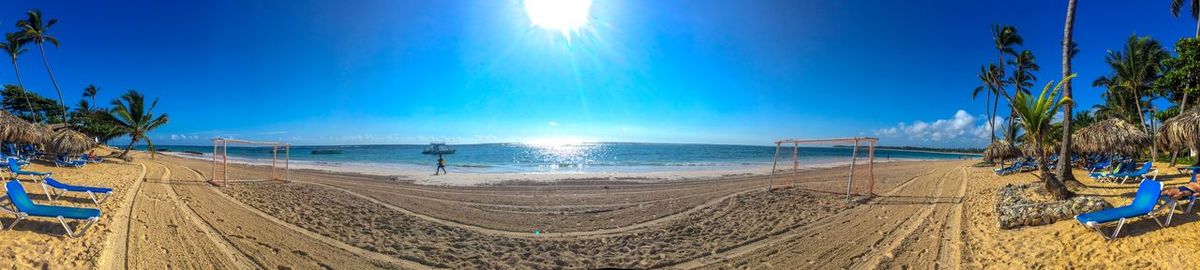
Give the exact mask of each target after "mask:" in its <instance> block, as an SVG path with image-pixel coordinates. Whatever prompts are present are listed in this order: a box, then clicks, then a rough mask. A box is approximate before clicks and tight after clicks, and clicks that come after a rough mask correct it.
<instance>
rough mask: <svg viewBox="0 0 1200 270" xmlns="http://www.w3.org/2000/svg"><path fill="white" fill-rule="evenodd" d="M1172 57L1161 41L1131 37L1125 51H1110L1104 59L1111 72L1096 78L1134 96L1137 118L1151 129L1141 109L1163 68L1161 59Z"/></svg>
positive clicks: (1128, 96)
mask: <svg viewBox="0 0 1200 270" xmlns="http://www.w3.org/2000/svg"><path fill="white" fill-rule="evenodd" d="M1168 57H1170V54H1168V53H1167V51H1166V50H1165V49H1163V47H1162V44H1160V43H1158V41H1157V40H1154V39H1151V38H1149V37H1137V36H1130V37H1129V39H1128V40H1127V41H1126V43H1125V48H1124V49H1123V50H1122V51H1117V52H1113V51H1109V52H1108V57H1107V58H1105V62H1106V63H1107V64H1108V66H1109V68H1111V69H1112V73H1111V74H1109V75H1108V76H1106V77H1101V78H1099V79H1097V82H1098V83H1104V84H1106V85H1107V86H1109V91H1110V92H1111V91H1113V90H1117V91H1126V92H1128V94H1129V95H1127V96H1126V97H1127V98H1129V99H1131V101H1132V103H1133V105H1134V108H1136V110H1135V111H1134V113H1135V114H1137V117H1136V118H1137V120H1138V122H1140V123H1141V124H1142V128H1143V129H1148V127H1147V124H1146V118H1145V112H1146V110H1144V109H1143V108H1142V105H1143V103H1145V101H1143V100H1142V99H1143V98H1144V97H1145V95H1146V94H1148V93H1146V92H1147V90H1149V89H1152V88H1153V84H1154V79H1156V78H1158V76H1159V75H1160V73H1161V72H1162V70H1163V66H1162V60H1163V59H1166V58H1168Z"/></svg>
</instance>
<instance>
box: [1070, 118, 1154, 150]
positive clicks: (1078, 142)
mask: <svg viewBox="0 0 1200 270" xmlns="http://www.w3.org/2000/svg"><path fill="white" fill-rule="evenodd" d="M1071 140H1072V143H1074V147H1075V150H1076V151H1079V152H1083V153H1120V154H1129V155H1133V154H1137V153H1139V152H1141V148H1142V147H1145V146H1148V145H1150V143H1151V141H1150V140H1151V138H1150V136H1149V135H1146V132H1144V131H1142V130H1141V129H1139V128H1138V127H1137V126H1134V125H1132V124H1129V123H1127V122H1125V121H1124V120H1121V119H1117V118H1113V119H1108V120H1104V121H1100V122H1096V123H1093V124H1091V125H1089V126H1087V127H1084V128H1081V129H1079V130H1076V131H1075V134H1071Z"/></svg>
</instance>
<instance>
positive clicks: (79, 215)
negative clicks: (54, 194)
mask: <svg viewBox="0 0 1200 270" xmlns="http://www.w3.org/2000/svg"><path fill="white" fill-rule="evenodd" d="M4 186H5V188H7V189H8V199H9V200H12V203H13V207H16V208H17V211H20V212H22V213H25V214H28V215H30V216H38V217H64V218H70V219H89V218H93V217H99V216H100V209H95V208H78V207H65V206H52V205H40V204H35V203H33V201H32V200H30V199H29V194H27V193H25V187H24V186H21V182H17V180H11V181H8V183H5V184H4Z"/></svg>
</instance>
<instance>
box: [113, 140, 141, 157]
mask: <svg viewBox="0 0 1200 270" xmlns="http://www.w3.org/2000/svg"><path fill="white" fill-rule="evenodd" d="M134 143H137V140H135V139H132V138H130V139H129V145H127V146H125V150H124V151H121V154H120V155H118V157H120V158H125V154H129V149H133V144H134Z"/></svg>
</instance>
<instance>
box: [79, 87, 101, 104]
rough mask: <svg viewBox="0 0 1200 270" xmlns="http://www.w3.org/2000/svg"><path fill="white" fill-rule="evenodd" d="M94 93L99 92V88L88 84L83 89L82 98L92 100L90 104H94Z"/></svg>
mask: <svg viewBox="0 0 1200 270" xmlns="http://www.w3.org/2000/svg"><path fill="white" fill-rule="evenodd" d="M96 92H100V87H96V85H94V84H89V85H88V86H87V87H85V88H83V97H85V98H92V104H95V103H96Z"/></svg>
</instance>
